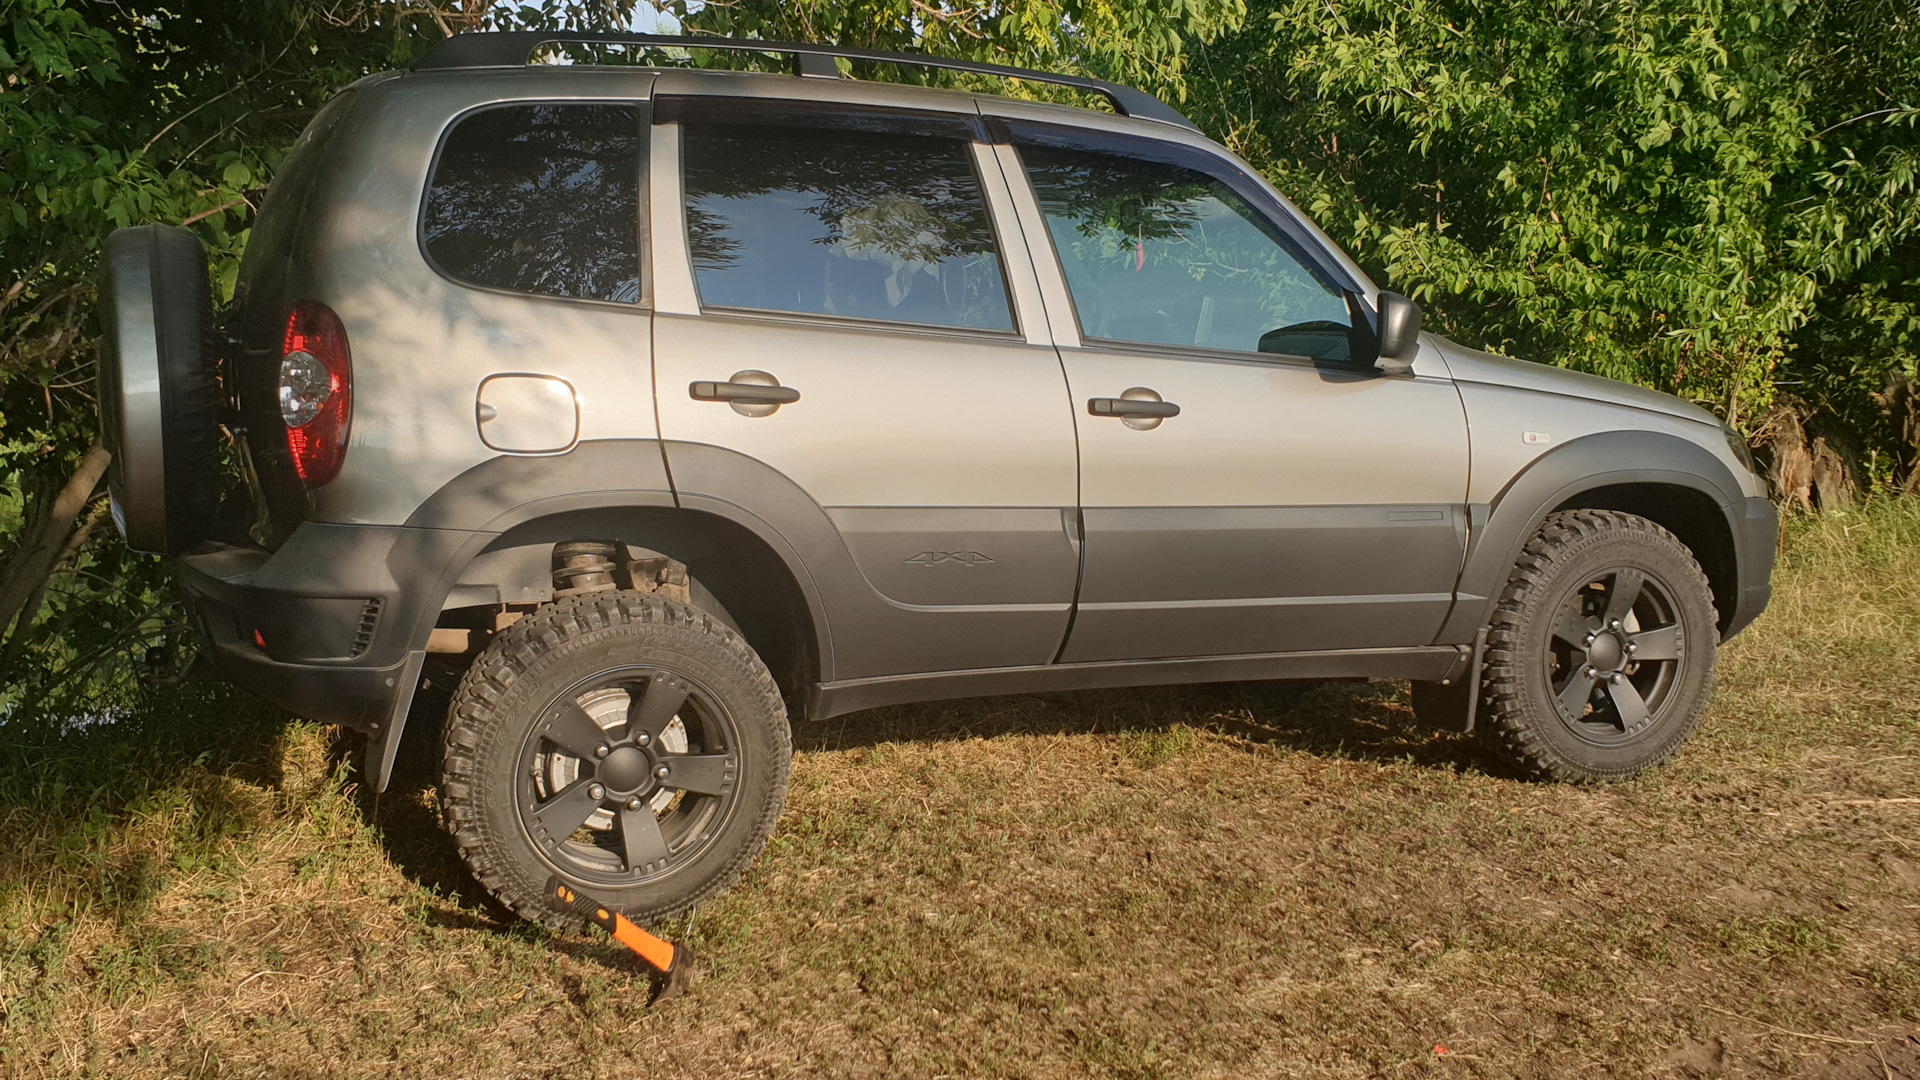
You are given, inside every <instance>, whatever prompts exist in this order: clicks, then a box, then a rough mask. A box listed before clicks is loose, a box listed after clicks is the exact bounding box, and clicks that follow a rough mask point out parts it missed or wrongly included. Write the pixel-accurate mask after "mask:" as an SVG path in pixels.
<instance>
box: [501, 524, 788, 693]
mask: <svg viewBox="0 0 1920 1080" xmlns="http://www.w3.org/2000/svg"><path fill="white" fill-rule="evenodd" d="M569 540H619V541H622V542H624V543H625V544H626V545H627V546H628V547H629V548H630V549H631V548H641V549H646V550H648V551H653V552H658V553H659V554H661V555H664V556H667V557H668V558H671V559H674V560H677V561H679V562H681V563H684V564H685V565H686V567H687V574H688V576H689V577H690V578H692V579H693V581H694V582H695V583H696V585H697V589H696V592H695V600H696V603H697V602H698V600H699V598H700V593H701V591H704V592H706V593H708V594H711V596H712V598H713V600H714V601H715V602H717V604H718V606H719V607H720V608H721V609H722V611H723V612H724V615H725V616H726V618H727V619H728V620H730V621H731V622H733V623H734V624H735V625H736V626H737V628H738V629H739V631H740V634H741V636H742V637H745V638H746V639H747V644H748V645H750V646H752V648H753V651H754V652H756V653H758V654H759V656H760V659H761V660H762V661H763V662H764V663H765V664H766V665H767V669H768V670H769V671H771V672H772V673H773V679H774V682H775V684H776V685H778V686H779V687H780V692H781V696H783V697H784V698H786V700H787V705H788V709H789V711H790V713H792V714H793V715H795V716H798V712H797V711H796V710H798V709H799V708H801V707H804V705H805V703H806V702H807V701H808V700H809V695H810V693H811V690H812V687H813V684H814V683H816V682H817V681H819V676H820V649H819V643H818V642H817V641H816V639H815V633H814V624H813V617H812V614H811V613H810V611H809V609H808V607H807V601H806V598H805V596H803V595H802V594H801V591H800V587H799V585H798V584H797V583H796V582H795V581H794V579H793V575H792V574H791V573H790V572H789V571H788V569H787V565H786V563H785V561H784V560H782V559H781V558H780V556H779V555H778V554H776V553H775V552H774V550H773V549H772V548H771V547H769V546H768V545H767V543H766V542H765V541H764V540H761V539H760V538H759V537H758V536H755V535H754V534H753V533H752V532H750V531H749V530H747V529H746V528H745V527H743V526H740V525H737V524H735V523H733V522H731V521H728V520H726V519H725V518H722V517H718V516H715V515H712V514H703V513H700V512H699V511H694V510H676V509H671V508H666V507H615V508H607V509H596V510H582V511H573V512H569V513H565V514H559V515H555V516H553V517H546V518H537V519H535V520H533V521H529V522H525V523H523V524H520V525H516V526H514V527H513V528H512V529H509V530H508V531H507V532H505V533H502V534H501V535H500V537H499V539H497V540H495V541H494V542H493V543H492V544H490V545H488V551H489V552H495V551H502V550H507V549H529V548H532V549H536V550H538V549H541V548H545V549H546V550H547V552H548V553H549V554H550V552H551V548H552V545H554V544H558V543H564V542H566V541H569ZM483 557H484V556H483ZM535 565H538V566H539V567H541V568H542V570H543V571H544V570H545V568H546V567H549V566H550V565H551V563H550V561H549V560H548V558H547V557H545V556H542V557H541V558H540V559H539V560H538V561H537V563H536V564H535ZM503 591H504V590H503Z"/></svg>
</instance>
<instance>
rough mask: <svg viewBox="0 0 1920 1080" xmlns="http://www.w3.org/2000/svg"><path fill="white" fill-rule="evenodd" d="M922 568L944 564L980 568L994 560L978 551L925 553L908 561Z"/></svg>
mask: <svg viewBox="0 0 1920 1080" xmlns="http://www.w3.org/2000/svg"><path fill="white" fill-rule="evenodd" d="M907 561H908V562H910V563H919V564H920V565H922V566H939V565H941V564H942V563H959V564H960V565H962V566H979V565H980V564H981V563H990V562H992V561H993V560H992V559H989V558H987V557H986V556H985V555H982V554H980V553H979V552H977V551H923V552H921V553H920V554H918V555H915V556H914V557H913V558H911V559H908V560H907Z"/></svg>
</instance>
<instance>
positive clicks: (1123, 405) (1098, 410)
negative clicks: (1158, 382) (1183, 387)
mask: <svg viewBox="0 0 1920 1080" xmlns="http://www.w3.org/2000/svg"><path fill="white" fill-rule="evenodd" d="M1087 412H1089V413H1091V414H1092V415H1094V416H1121V417H1126V416H1139V417H1149V416H1150V417H1156V418H1159V419H1163V420H1164V419H1165V418H1167V417H1169V416H1179V415H1180V406H1178V405H1175V404H1174V403H1173V402H1171V401H1135V400H1133V399H1131V398H1117V397H1097V398H1088V399H1087Z"/></svg>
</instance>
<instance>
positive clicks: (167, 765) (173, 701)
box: [0, 684, 287, 917]
mask: <svg viewBox="0 0 1920 1080" xmlns="http://www.w3.org/2000/svg"><path fill="white" fill-rule="evenodd" d="M286 733H287V716H286V714H285V713H283V712H281V711H280V710H278V709H276V708H274V707H272V706H270V705H267V704H266V703H265V702H262V701H259V700H258V699H255V698H252V697H251V696H249V695H247V694H245V693H244V692H242V691H239V690H236V689H234V688H232V687H226V686H213V685H201V684H195V685H187V686H177V687H168V688H164V689H159V690H155V691H152V692H151V693H150V694H149V695H147V697H146V698H145V699H144V700H141V701H139V702H136V703H134V704H132V705H128V706H124V707H119V708H114V709H110V710H103V711H102V713H101V714H100V715H98V716H94V717H88V718H84V719H81V720H75V719H72V718H66V717H55V716H42V715H36V714H34V713H33V712H32V711H31V710H17V711H16V712H15V713H13V714H12V715H9V716H8V717H7V718H6V719H5V721H4V722H0V899H4V900H5V901H6V903H5V904H3V905H0V906H5V907H8V908H14V907H15V906H16V903H17V902H18V901H20V900H23V899H24V900H25V902H26V906H28V907H36V906H38V907H45V908H48V909H49V910H52V909H59V908H65V909H68V910H83V909H96V910H101V909H104V910H105V911H106V912H107V913H109V914H111V915H113V916H115V917H129V916H134V915H137V914H138V913H139V912H140V911H141V910H142V909H144V908H145V907H146V905H147V904H148V902H149V901H151V900H152V898H153V897H154V895H155V894H156V893H157V892H158V890H159V888H160V887H161V886H162V885H163V884H164V882H165V880H166V878H167V877H168V876H169V874H170V873H174V872H183V871H190V870H192V869H194V868H196V867H198V866H203V865H214V864H218V863H220V862H221V861H222V860H224V859H228V858H230V857H231V856H230V855H228V854H227V850H226V846H225V844H224V841H226V840H228V839H230V838H232V837H234V836H237V835H240V834H243V833H245V832H247V831H250V830H251V829H253V828H255V827H258V826H259V825H260V824H261V823H262V822H264V821H265V820H267V819H268V816H269V815H271V814H272V813H273V812H274V811H275V809H276V808H277V807H278V806H279V800H278V798H277V797H276V792H280V791H282V790H283V789H284V788H285V787H286V781H287V778H286V777H285V776H284V775H283V773H282V768H283V762H284V753H283V740H284V738H285V736H286Z"/></svg>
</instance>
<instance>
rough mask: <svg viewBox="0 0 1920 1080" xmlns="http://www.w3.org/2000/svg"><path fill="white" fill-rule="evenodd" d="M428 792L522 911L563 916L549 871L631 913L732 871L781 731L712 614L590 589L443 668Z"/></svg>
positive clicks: (764, 689) (763, 820)
mask: <svg viewBox="0 0 1920 1080" xmlns="http://www.w3.org/2000/svg"><path fill="white" fill-rule="evenodd" d="M442 743H443V747H444V751H445V757H444V759H443V762H442V776H441V785H440V790H441V801H442V806H443V808H444V810H445V814H446V820H447V826H448V829H449V830H450V831H451V832H452V833H453V837H454V842H455V843H456V844H457V845H458V846H459V848H460V854H461V856H462V857H463V858H464V859H465V860H466V862H467V865H468V867H469V868H470V869H472V871H473V875H474V878H475V879H476V880H478V881H479V882H480V883H481V884H482V885H483V886H485V887H486V888H487V890H488V891H489V892H491V893H492V894H493V895H494V896H496V897H498V898H499V899H500V900H501V902H502V903H504V904H506V905H507V906H508V907H510V908H512V909H513V910H514V911H515V912H517V913H519V914H520V915H521V916H523V917H525V918H528V919H532V920H535V921H537V922H543V923H545V924H547V925H549V926H552V927H555V928H556V929H578V928H579V927H581V926H582V925H583V922H582V920H581V918H580V916H579V915H578V913H576V912H574V911H572V910H571V909H564V910H563V909H560V908H557V907H555V906H554V905H553V904H551V903H549V901H548V898H547V895H546V883H547V880H548V879H549V878H550V877H552V876H553V875H555V874H558V875H559V876H560V877H561V878H562V879H563V880H564V881H566V882H567V883H569V884H571V885H573V886H574V887H575V888H577V889H579V890H580V891H581V892H583V893H586V894H587V895H590V896H593V897H594V898H595V899H597V900H600V901H601V902H603V903H606V904H608V905H609V906H611V907H614V908H616V909H617V910H619V911H621V912H623V913H625V914H626V915H627V916H628V917H629V918H632V919H634V920H635V921H650V920H656V919H661V918H665V917H668V916H671V915H675V914H679V913H681V912H684V911H686V910H687V909H688V908H690V907H692V906H693V905H695V904H698V903H700V902H701V901H703V900H705V899H707V898H708V897H711V896H713V895H715V894H717V893H719V892H720V891H722V890H724V889H726V888H727V887H728V886H730V885H732V884H733V883H734V882H735V881H737V880H739V878H740V875H741V874H742V873H743V872H745V870H746V868H747V866H748V865H750V864H751V863H752V862H753V860H754V859H755V858H756V857H757V856H758V855H759V853H760V851H761V850H762V849H763V848H764V847H765V846H766V843H767V838H768V837H769V836H770V835H772V833H773V827H774V823H775V821H776V820H777V819H778V818H779V816H780V810H781V807H782V805H783V804H784V802H785V799H786V791H787V780H788V776H789V774H790V771H791V768H792V754H793V751H792V736H791V733H790V732H789V730H788V727H787V714H786V706H785V704H784V703H783V701H782V700H781V697H780V692H779V689H778V688H777V687H776V686H775V685H774V682H773V677H772V676H771V675H770V674H769V673H768V672H767V669H766V666H765V665H764V664H762V663H761V662H760V658H759V657H758V656H756V655H754V652H753V650H752V649H751V648H750V647H749V646H748V645H747V643H746V641H745V640H743V639H742V638H741V637H740V635H739V634H737V633H735V632H734V631H733V630H732V629H730V628H728V627H727V626H726V625H725V624H724V623H722V622H720V621H719V619H717V618H716V617H714V616H713V615H712V614H711V613H709V612H706V611H703V610H701V609H699V608H695V607H691V606H689V605H686V604H681V603H676V602H674V601H671V600H667V599H664V598H662V597H659V596H657V595H652V594H642V593H637V592H597V593H588V594H584V595H578V596H570V597H567V598H565V599H562V600H559V601H556V602H554V603H552V604H548V605H546V606H544V607H541V608H539V609H538V610H536V611H535V612H533V613H532V614H531V615H528V616H527V617H526V618H524V619H521V620H520V621H519V622H517V623H515V624H513V625H512V626H511V627H509V628H507V629H506V630H505V631H503V632H501V633H500V634H499V635H498V636H496V637H495V638H494V640H493V642H492V643H491V644H489V645H488V646H487V648H486V650H485V651H483V652H482V653H481V654H480V656H479V657H478V658H476V659H475V661H474V663H473V666H472V667H471V668H469V669H468V670H467V673H466V675H465V677H464V678H462V680H461V682H460V688H459V689H458V690H457V691H455V693H454V696H453V702H452V704H451V706H450V708H449V711H448V716H447V725H446V729H445V732H444V734H443V737H442Z"/></svg>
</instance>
